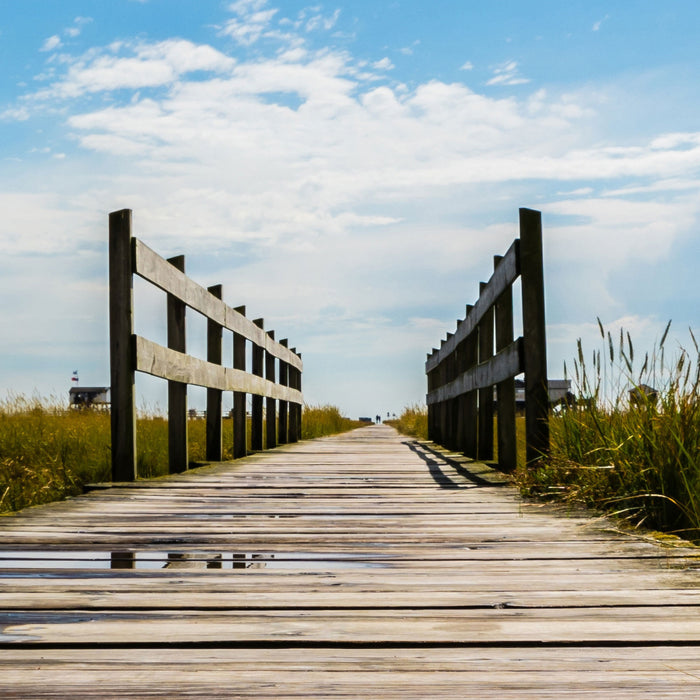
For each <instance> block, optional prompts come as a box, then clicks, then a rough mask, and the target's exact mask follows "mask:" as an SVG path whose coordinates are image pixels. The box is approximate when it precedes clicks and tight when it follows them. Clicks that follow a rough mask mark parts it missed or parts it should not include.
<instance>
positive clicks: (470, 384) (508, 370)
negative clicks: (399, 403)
mask: <svg viewBox="0 0 700 700" xmlns="http://www.w3.org/2000/svg"><path fill="white" fill-rule="evenodd" d="M523 370H524V362H523V339H522V338H517V339H516V340H515V341H514V342H513V343H511V344H510V345H509V346H508V347H507V348H505V349H503V350H501V351H500V352H498V353H497V354H496V355H494V356H493V357H491V358H490V359H488V360H486V361H485V362H482V363H480V364H478V365H476V366H474V367H471V368H470V369H468V370H467V371H466V372H464V373H463V374H460V375H459V377H457V379H453V380H452V381H451V382H449V383H447V384H443V385H442V386H441V387H439V388H438V389H434V390H433V391H430V392H428V395H427V400H428V404H434V403H439V402H440V401H449V400H450V399H456V398H457V397H459V396H461V395H462V394H466V393H467V392H470V391H476V390H477V389H486V388H488V387H492V386H494V385H496V384H499V383H500V382H503V381H505V380H506V379H508V378H510V377H514V376H515V375H517V374H520V373H521V372H522V371H523Z"/></svg>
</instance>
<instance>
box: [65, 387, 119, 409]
mask: <svg viewBox="0 0 700 700" xmlns="http://www.w3.org/2000/svg"><path fill="white" fill-rule="evenodd" d="M68 395H69V401H70V406H71V408H108V407H109V405H110V404H111V399H110V392H109V387H108V386H74V387H71V389H70V391H69V392H68Z"/></svg>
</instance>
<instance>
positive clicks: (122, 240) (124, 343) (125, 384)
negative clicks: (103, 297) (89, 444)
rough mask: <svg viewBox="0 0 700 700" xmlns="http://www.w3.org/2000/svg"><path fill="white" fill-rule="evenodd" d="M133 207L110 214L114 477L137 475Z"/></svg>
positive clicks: (110, 340) (133, 476) (129, 479)
mask: <svg viewBox="0 0 700 700" xmlns="http://www.w3.org/2000/svg"><path fill="white" fill-rule="evenodd" d="M131 240H132V239H131V209H122V210H121V211H115V212H112V213H111V214H110V215H109V349H110V377H111V401H112V410H111V427H112V481H134V480H135V479H136V400H135V376H134V375H135V357H134V347H133V341H132V336H133V334H134V293H133V255H132V242H131Z"/></svg>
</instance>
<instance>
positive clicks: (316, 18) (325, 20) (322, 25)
mask: <svg viewBox="0 0 700 700" xmlns="http://www.w3.org/2000/svg"><path fill="white" fill-rule="evenodd" d="M314 9H316V8H314ZM339 17H340V10H339V9H336V10H335V12H333V14H332V15H330V16H326V17H324V16H323V15H322V14H320V13H319V14H313V15H312V16H311V17H309V18H308V19H306V22H305V25H304V29H305V30H306V31H307V32H313V31H316V30H318V29H322V30H324V31H330V30H331V29H333V27H335V25H336V23H337V22H338V18H339Z"/></svg>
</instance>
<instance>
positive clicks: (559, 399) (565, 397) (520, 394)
mask: <svg viewBox="0 0 700 700" xmlns="http://www.w3.org/2000/svg"><path fill="white" fill-rule="evenodd" d="M547 389H548V393H549V404H550V406H557V405H559V404H564V403H566V404H573V403H574V402H575V397H574V395H573V394H572V393H571V380H570V379H550V380H549V381H548V382H547ZM495 396H496V388H495V387H494V398H495ZM515 409H516V411H519V412H522V411H524V410H525V382H524V381H523V380H522V379H516V380H515Z"/></svg>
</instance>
